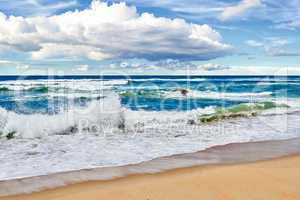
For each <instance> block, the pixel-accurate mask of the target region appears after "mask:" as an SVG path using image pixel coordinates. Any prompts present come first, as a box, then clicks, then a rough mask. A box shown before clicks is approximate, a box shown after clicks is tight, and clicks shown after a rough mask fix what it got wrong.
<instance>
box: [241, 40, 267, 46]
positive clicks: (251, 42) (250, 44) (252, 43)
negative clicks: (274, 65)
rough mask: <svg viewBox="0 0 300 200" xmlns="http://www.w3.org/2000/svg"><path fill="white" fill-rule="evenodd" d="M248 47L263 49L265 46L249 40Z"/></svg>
mask: <svg viewBox="0 0 300 200" xmlns="http://www.w3.org/2000/svg"><path fill="white" fill-rule="evenodd" d="M245 43H246V44H247V45H249V46H251V47H262V46H264V44H263V43H262V42H258V41H255V40H247V41H246V42H245Z"/></svg>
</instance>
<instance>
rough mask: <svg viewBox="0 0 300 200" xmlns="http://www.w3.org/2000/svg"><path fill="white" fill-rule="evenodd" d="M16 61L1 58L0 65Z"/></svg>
mask: <svg viewBox="0 0 300 200" xmlns="http://www.w3.org/2000/svg"><path fill="white" fill-rule="evenodd" d="M13 63H14V61H10V60H0V65H1V64H13Z"/></svg>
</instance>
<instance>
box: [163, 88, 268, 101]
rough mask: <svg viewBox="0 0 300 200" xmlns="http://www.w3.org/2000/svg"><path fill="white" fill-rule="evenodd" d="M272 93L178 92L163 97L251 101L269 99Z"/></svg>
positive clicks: (168, 93)
mask: <svg viewBox="0 0 300 200" xmlns="http://www.w3.org/2000/svg"><path fill="white" fill-rule="evenodd" d="M271 95H272V92H258V93H244V92H242V93H238V92H237V93H230V92H212V91H196V90H188V93H187V94H186V95H182V93H181V92H180V91H172V92H167V93H166V94H165V95H164V97H165V98H171V99H182V98H200V99H232V100H234V99H237V100H239V99H251V98H257V97H270V96H271Z"/></svg>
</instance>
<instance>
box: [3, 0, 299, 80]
mask: <svg viewBox="0 0 300 200" xmlns="http://www.w3.org/2000/svg"><path fill="white" fill-rule="evenodd" d="M0 74H2V75H10V74H18V75H25V74H43V75H45V74H58V75H67V74H120V75H121V74H145V75H152V74H164V75H171V74H184V75H186V74H191V75H211V74H217V75H226V74H229V75H236V74H237V75H238V74H243V75H249V74H254V75H260V74H270V75H277V74H279V75H281V74H291V75H296V74H298V75H300V0H289V1H286V0H124V1H114V0H102V1H100V0H94V1H92V0H51V1H50V0H14V1H11V0H0Z"/></svg>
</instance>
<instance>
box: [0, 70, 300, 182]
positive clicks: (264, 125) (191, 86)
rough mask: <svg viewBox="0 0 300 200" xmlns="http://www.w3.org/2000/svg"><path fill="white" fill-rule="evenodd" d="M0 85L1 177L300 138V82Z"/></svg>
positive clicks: (33, 79)
mask: <svg viewBox="0 0 300 200" xmlns="http://www.w3.org/2000/svg"><path fill="white" fill-rule="evenodd" d="M0 80H1V81H0V162H1V165H0V180H10V179H15V178H22V177H31V176H38V175H47V174H53V173H57V172H64V171H71V170H79V169H89V168H99V167H100V168H101V167H114V166H124V165H128V164H136V163H141V162H144V161H149V160H152V159H155V158H159V157H164V156H171V155H176V154H183V153H192V152H197V151H201V150H204V149H207V148H210V147H214V146H219V145H225V144H230V143H244V142H254V141H265V140H283V139H290V138H296V137H299V136H300V131H299V130H300V129H299V128H300V77H296V76H293V77H272V76H268V77H263V76H260V77H245V76H240V77H239V76H218V77H201V76H192V77H186V76H130V77H128V76H127V77H122V76H104V77H100V76H63V77H59V76H57V77H46V76H29V77H14V76H6V77H5V76H2V77H0ZM203 118H205V120H203ZM207 119H208V120H207ZM274 148H276V147H274Z"/></svg>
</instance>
